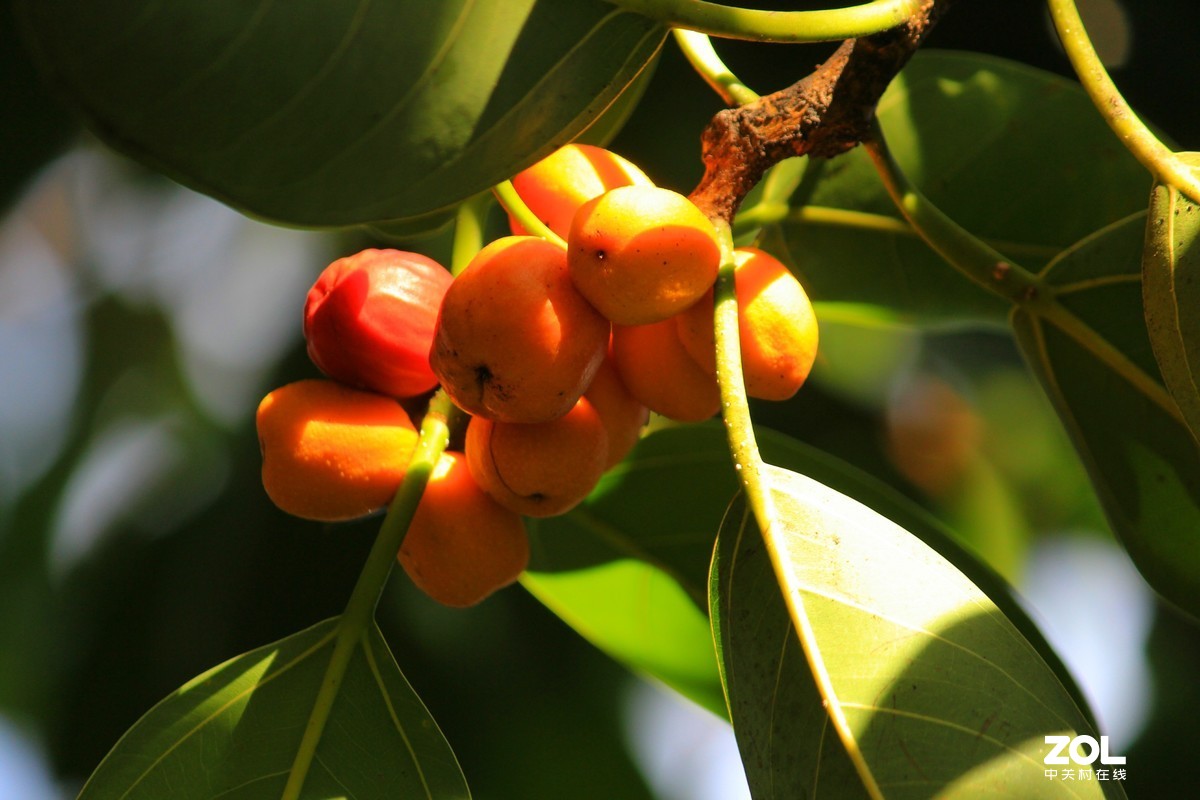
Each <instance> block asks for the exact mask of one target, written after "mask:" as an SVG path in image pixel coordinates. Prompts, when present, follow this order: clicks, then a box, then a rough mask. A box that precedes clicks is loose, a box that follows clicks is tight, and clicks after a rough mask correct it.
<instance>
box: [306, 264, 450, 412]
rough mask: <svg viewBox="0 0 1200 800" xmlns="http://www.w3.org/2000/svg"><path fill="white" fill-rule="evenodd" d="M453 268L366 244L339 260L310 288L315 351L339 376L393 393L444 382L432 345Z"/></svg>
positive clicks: (309, 329)
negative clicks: (366, 247)
mask: <svg viewBox="0 0 1200 800" xmlns="http://www.w3.org/2000/svg"><path fill="white" fill-rule="evenodd" d="M450 282H451V277H450V273H449V272H447V271H446V270H445V269H443V268H442V266H441V265H440V264H438V263H437V262H436V261H434V260H432V259H430V258H426V257H425V256H423V255H420V254H419V253H408V252H404V251H401V250H363V251H362V252H360V253H357V254H355V255H352V256H348V257H346V258H340V259H338V260H337V261H334V262H333V263H332V264H330V265H329V266H328V267H326V268H325V271H324V272H322V273H321V276H320V277H319V278H317V282H316V283H315V284H313V287H312V289H311V290H309V292H308V300H307V302H306V303H305V305H304V337H305V339H307V340H308V355H309V358H311V359H312V360H313V363H314V364H316V365H317V366H318V367H319V368H320V369H321V371H322V372H324V373H325V374H326V375H328V376H329V377H331V378H333V379H334V380H337V381H340V382H342V383H346V384H350V385H351V386H359V387H362V388H365V389H371V390H372V391H376V392H380V393H382V394H388V395H391V396H393V397H414V396H416V395H419V394H422V393H423V392H427V391H429V390H430V389H432V388H433V387H434V386H436V385H437V378H436V377H435V376H434V374H433V370H432V369H431V368H430V366H429V346H430V344H431V343H432V342H433V328H434V324H435V323H436V321H437V313H438V307H439V306H440V305H441V303H442V296H443V295H445V294H446V290H447V289H448V288H450Z"/></svg>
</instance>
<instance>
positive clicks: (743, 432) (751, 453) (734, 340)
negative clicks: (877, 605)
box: [713, 224, 775, 536]
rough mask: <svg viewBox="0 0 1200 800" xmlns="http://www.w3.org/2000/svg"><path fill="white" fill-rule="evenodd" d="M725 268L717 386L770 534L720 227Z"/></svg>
mask: <svg viewBox="0 0 1200 800" xmlns="http://www.w3.org/2000/svg"><path fill="white" fill-rule="evenodd" d="M717 235H718V239H719V241H720V243H721V267H720V271H719V272H718V273H717V283H716V285H715V286H714V287H713V328H714V332H715V334H716V340H717V344H716V355H717V383H718V385H719V386H720V390H721V418H722V419H723V420H724V421H725V434H726V436H727V437H728V439H729V452H730V454H731V455H732V456H733V466H734V469H736V470H737V473H738V478H739V480H740V481H741V483H742V487H743V488H744V489H745V492H746V496H747V498H748V499H749V501H750V508H751V509H752V510H753V512H754V516H755V518H756V519H757V520H758V523H759V526H760V527H761V528H762V530H763V532H764V536H766V531H767V530H768V527H769V524H770V521H771V520H772V519H773V518H774V516H775V515H774V514H773V513H772V502H771V492H770V489H769V488H768V487H767V486H766V479H765V477H764V474H763V473H764V470H763V461H762V456H760V455H759V452H758V441H757V440H756V439H755V438H754V423H753V421H752V420H751V418H750V402H749V400H748V398H747V396H746V385H745V381H744V379H743V378H742V345H741V337H740V335H739V334H738V304H737V292H736V287H735V283H734V277H733V274H734V269H735V267H736V262H735V260H734V256H733V234H732V232H731V231H730V228H729V226H728V225H724V224H721V225H718V226H717Z"/></svg>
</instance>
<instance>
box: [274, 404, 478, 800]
mask: <svg viewBox="0 0 1200 800" xmlns="http://www.w3.org/2000/svg"><path fill="white" fill-rule="evenodd" d="M460 413H461V412H459V411H458V409H457V408H455V406H454V404H453V403H451V402H450V399H449V398H448V397H447V396H446V394H445V393H444V392H441V391H439V392H438V393H437V394H436V395H434V398H433V400H432V401H430V404H429V411H428V412H427V413H426V414H425V419H424V421H423V422H422V423H421V435H420V438H419V439H418V440H417V447H416V450H415V451H414V452H413V455H412V459H411V460H410V461H409V464H408V470H407V472H406V473H405V475H404V480H403V482H401V484H400V488H399V489H398V490H397V491H396V495H395V497H394V498H393V499H392V502H391V504H390V505H389V506H388V512H387V516H386V517H384V520H383V525H382V526H381V527H380V529H379V535H378V536H376V537H375V544H374V545H372V547H371V552H370V555H368V556H367V561H366V564H364V565H363V568H362V572H361V573H359V576H358V582H357V583H355V585H354V591H353V592H351V594H350V600H349V601H348V602H347V603H346V609H345V611H343V612H342V615H341V617H340V618H339V619H338V627H337V635H336V637H335V639H334V645H333V653H332V654H331V655H330V657H329V664H328V666H326V668H325V676H324V678H323V679H322V681H321V688H320V689H319V690H318V691H317V697H316V699H315V700H314V701H313V709H312V713H311V714H310V715H309V718H308V724H307V725H306V726H305V729H304V735H303V737H302V738H301V740H300V746H299V747H298V748H297V750H296V757H295V759H294V760H293V762H292V768H291V771H290V772H289V773H288V780H287V784H286V785H285V786H284V789H283V795H282V800H298V798H299V797H300V792H301V790H302V789H303V788H304V780H305V778H307V777H308V772H309V769H310V767H311V766H312V762H313V758H314V757H315V756H316V752H317V746H318V745H319V744H320V742H321V736H322V734H323V733H324V731H325V723H326V722H328V721H329V714H330V712H331V711H332V710H333V704H334V702H335V701H336V700H337V695H338V692H339V691H340V689H341V687H342V681H343V679H344V678H345V676H346V668H347V667H348V666H349V664H350V659H351V658H352V657H353V655H354V649H355V647H357V646H358V644H359V643H360V642H361V641H362V638H363V636H365V635H366V632H367V629H368V626H369V625H371V623H372V620H373V619H374V615H375V607H376V606H377V605H378V604H379V597H380V594H381V593H382V592H383V587H384V585H385V584H386V583H387V579H388V576H389V575H390V574H391V572H392V568H393V567H394V566H395V564H396V555H397V553H399V552H400V545H401V543H402V542H403V541H404V535H405V533H407V532H408V526H409V523H410V522H412V518H413V515H414V514H416V512H417V504H418V503H419V502H420V500H421V494H422V493H423V492H424V491H425V484H426V483H428V482H429V476H430V474H431V473H432V472H433V468H434V465H436V464H437V461H438V458H439V457H441V454H442V451H443V450H445V449H446V443H447V442H448V441H449V439H450V426H451V425H452V424H454V421H455V417H456V415H458V414H460Z"/></svg>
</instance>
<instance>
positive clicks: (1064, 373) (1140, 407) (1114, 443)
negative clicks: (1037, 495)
mask: <svg viewBox="0 0 1200 800" xmlns="http://www.w3.org/2000/svg"><path fill="white" fill-rule="evenodd" d="M1144 229H1145V218H1144V216H1143V215H1141V214H1138V215H1135V216H1133V217H1131V218H1129V219H1127V220H1125V221H1124V222H1122V223H1120V224H1117V225H1113V226H1111V227H1109V228H1107V229H1105V230H1103V231H1101V232H1099V233H1098V234H1096V235H1095V236H1092V237H1089V238H1087V239H1084V240H1082V241H1081V242H1079V244H1078V245H1077V246H1076V247H1074V248H1072V249H1071V250H1070V251H1068V252H1067V253H1065V254H1064V255H1063V257H1062V258H1061V259H1059V260H1058V261H1055V262H1054V263H1053V264H1051V265H1050V266H1049V267H1048V268H1047V270H1046V272H1045V274H1044V277H1045V278H1046V280H1047V281H1048V282H1049V284H1050V285H1051V286H1052V287H1053V291H1054V299H1055V301H1056V302H1057V303H1059V304H1061V305H1062V306H1063V307H1065V308H1066V309H1067V310H1068V311H1070V312H1071V313H1072V314H1073V315H1074V316H1075V318H1076V319H1078V320H1079V321H1081V322H1082V324H1083V325H1084V326H1086V327H1087V328H1088V329H1089V330H1090V331H1091V332H1092V333H1091V334H1089V335H1088V336H1087V337H1086V340H1087V344H1085V343H1084V342H1082V341H1081V340H1080V338H1077V337H1076V336H1072V335H1071V332H1070V331H1068V330H1065V329H1064V328H1063V327H1062V324H1063V323H1062V322H1057V321H1055V320H1053V319H1050V318H1047V317H1046V316H1044V315H1043V314H1042V313H1040V312H1039V310H1038V307H1030V308H1028V309H1021V310H1018V311H1017V312H1016V313H1015V314H1014V315H1013V325H1014V328H1015V330H1016V334H1017V340H1018V342H1019V344H1020V345H1021V349H1022V350H1023V351H1024V353H1025V356H1026V358H1027V359H1028V360H1029V362H1030V364H1031V365H1032V366H1033V368H1034V371H1035V372H1036V373H1037V375H1038V378H1039V379H1040V380H1041V382H1042V384H1043V386H1044V387H1045V389H1046V393H1047V394H1048V395H1049V396H1050V400H1051V401H1052V402H1053V403H1054V406H1055V409H1056V410H1057V411H1058V414H1059V416H1060V417H1061V418H1062V420H1063V423H1064V425H1065V427H1066V429H1067V432H1068V433H1069V434H1070V436H1071V439H1072V442H1073V443H1074V445H1075V448H1076V449H1077V450H1078V451H1079V455H1080V457H1081V458H1082V460H1083V462H1084V465H1085V466H1086V467H1087V470H1088V473H1089V475H1090V477H1091V480H1092V484H1093V485H1094V486H1095V489H1096V493H1097V495H1098V496H1099V498H1100V502H1101V505H1102V506H1103V507H1104V511H1105V514H1106V515H1107V517H1108V520H1109V523H1110V525H1111V526H1112V528H1113V531H1114V532H1115V533H1116V534H1117V536H1118V537H1119V538H1120V540H1121V542H1122V543H1123V544H1124V545H1125V548H1126V549H1127V550H1128V551H1129V555H1130V556H1131V557H1132V558H1133V562H1134V563H1135V564H1136V565H1137V567H1138V569H1139V570H1140V571H1141V573H1142V575H1143V576H1145V578H1146V579H1147V580H1148V581H1149V582H1150V584H1151V585H1152V586H1153V587H1154V588H1155V589H1156V590H1157V591H1158V592H1159V593H1160V594H1162V595H1163V596H1164V597H1166V598H1167V599H1168V600H1170V601H1171V602H1173V603H1175V604H1176V605H1178V606H1179V607H1180V608H1182V609H1184V610H1186V611H1188V612H1189V613H1191V614H1192V615H1194V616H1200V450H1198V449H1197V446H1196V442H1195V440H1193V439H1192V437H1191V435H1190V434H1189V432H1188V428H1187V426H1186V425H1185V424H1184V422H1183V418H1182V416H1181V415H1180V413H1179V411H1178V409H1177V408H1176V406H1175V404H1174V402H1173V400H1172V399H1171V396H1170V395H1169V394H1168V393H1167V391H1166V389H1165V388H1164V386H1163V383H1162V380H1161V378H1160V376H1159V372H1158V366H1157V364H1156V363H1155V359H1154V354H1153V352H1152V351H1151V347H1150V340H1149V337H1148V336H1147V334H1146V326H1145V321H1144V317H1143V313H1142V288H1141V251H1142V239H1143V233H1144ZM1077 333H1078V332H1077ZM1101 348H1104V349H1101Z"/></svg>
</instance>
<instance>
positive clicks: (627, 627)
mask: <svg viewBox="0 0 1200 800" xmlns="http://www.w3.org/2000/svg"><path fill="white" fill-rule="evenodd" d="M756 436H757V438H758V441H759V447H760V448H761V450H762V452H763V454H764V456H765V457H766V458H768V459H769V460H771V461H772V462H774V463H777V464H782V465H785V466H787V467H789V468H792V469H796V470H799V471H801V472H804V473H805V474H807V475H810V476H812V477H814V478H816V479H817V480H820V481H822V482H823V483H826V484H828V485H830V486H833V487H836V488H837V489H838V490H839V491H842V492H845V493H848V494H851V495H853V496H854V497H856V498H858V499H859V500H860V501H861V502H863V503H866V504H867V505H868V506H870V507H871V508H873V509H875V510H876V511H878V512H879V513H882V514H884V515H885V516H887V517H888V518H889V519H892V520H894V521H896V522H898V523H900V524H901V525H904V526H905V527H906V528H908V529H909V530H911V531H913V532H914V533H916V534H917V535H919V536H920V537H921V538H922V539H923V540H924V541H926V542H927V543H928V544H929V545H930V546H931V547H934V548H935V549H937V550H938V551H939V552H941V553H943V554H944V555H945V556H946V557H947V558H949V559H950V560H951V561H952V562H953V563H954V564H956V565H957V566H958V567H959V569H961V570H963V571H964V572H966V573H967V574H968V575H970V576H971V578H972V580H974V581H975V582H976V583H977V584H978V585H979V586H980V587H982V588H983V589H984V591H986V592H987V593H988V594H989V595H990V596H991V597H992V598H993V600H994V602H995V603H996V604H997V605H999V606H1000V607H1001V608H1002V609H1003V610H1004V613H1005V614H1007V615H1008V617H1009V618H1010V619H1011V620H1013V621H1014V624H1016V625H1017V626H1018V627H1019V628H1020V629H1021V631H1022V633H1023V634H1024V635H1025V637H1026V638H1027V639H1028V640H1029V641H1031V642H1033V643H1034V645H1035V646H1036V647H1037V648H1038V651H1039V652H1040V653H1041V654H1042V656H1043V658H1045V659H1046V660H1047V661H1048V662H1049V663H1051V664H1052V665H1053V666H1054V668H1055V670H1056V671H1057V673H1058V674H1059V676H1060V679H1061V680H1062V681H1063V682H1064V683H1065V684H1067V685H1068V686H1070V687H1072V691H1074V692H1076V696H1079V695H1078V692H1077V690H1075V689H1074V684H1073V683H1072V682H1071V679H1070V676H1069V675H1068V674H1067V672H1066V669H1065V667H1063V666H1062V664H1061V663H1060V662H1059V661H1058V658H1057V656H1056V655H1055V654H1054V652H1053V651H1052V650H1051V649H1050V646H1049V645H1048V644H1046V642H1045V640H1044V639H1043V638H1042V636H1041V633H1040V632H1039V631H1038V629H1037V627H1036V626H1035V625H1034V624H1033V623H1032V622H1031V621H1030V620H1029V619H1028V617H1027V616H1026V615H1025V614H1024V612H1022V610H1021V609H1020V607H1019V606H1018V604H1017V603H1016V601H1015V600H1014V599H1013V597H1012V595H1011V594H1010V591H1009V589H1008V587H1007V586H1006V584H1005V583H1004V581H1003V580H1001V579H1000V578H999V577H998V576H997V575H996V574H995V573H994V572H992V571H991V570H990V569H988V568H987V567H986V566H985V565H983V563H982V562H981V561H979V559H977V558H975V557H974V556H972V555H970V554H968V553H967V552H965V551H964V550H963V548H962V547H961V546H959V545H957V544H956V543H955V542H954V541H953V540H952V537H951V535H950V534H949V532H948V531H947V530H946V529H945V528H944V526H942V525H941V524H940V523H939V522H938V521H937V520H936V519H934V518H933V517H932V516H931V515H930V514H929V513H928V512H926V511H925V510H924V509H922V508H920V507H919V506H917V505H916V504H915V503H913V502H912V501H911V500H909V499H908V498H906V497H904V496H902V495H900V494H899V493H898V492H896V491H895V490H893V489H891V488H890V487H888V486H886V485H884V484H883V483H881V482H879V481H878V480H876V479H874V478H872V477H870V476H868V475H866V474H865V473H863V472H862V471H860V470H858V469H856V468H854V467H852V466H850V465H849V464H847V463H846V462H844V461H841V460H839V459H837V458H834V457H833V456H830V455H828V454H827V453H823V452H821V451H819V450H817V449H815V448H813V447H810V446H808V445H805V444H803V443H801V442H798V441H796V440H795V439H793V438H791V437H788V436H784V435H781V434H779V433H776V432H774V431H770V430H766V429H759V430H757V431H756ZM737 491H738V482H737V476H736V474H735V472H734V470H733V468H732V466H731V460H730V456H729V445H728V443H727V441H726V438H725V431H724V429H723V428H722V427H721V426H720V425H717V424H714V423H709V424H705V425H687V426H680V427H672V428H665V429H661V430H658V431H655V432H654V433H651V434H649V435H647V436H646V437H645V438H643V439H642V440H641V441H640V442H639V443H638V445H637V446H636V447H635V448H634V450H633V452H632V453H630V455H629V457H628V458H627V459H626V460H625V461H624V462H622V464H620V465H618V466H617V467H615V468H614V469H613V470H612V471H610V472H609V473H608V474H607V475H606V476H605V477H604V479H603V480H602V481H601V483H600V485H599V486H597V488H596V490H595V491H594V492H593V493H592V495H591V496H590V497H589V498H588V499H587V500H586V501H585V502H584V503H583V504H582V505H581V506H579V507H577V508H576V509H574V510H573V511H571V512H568V513H567V514H565V515H563V516H561V517H553V518H550V519H544V520H537V521H536V522H533V523H532V524H531V525H530V539H531V542H532V551H533V556H532V560H531V565H530V572H529V573H527V575H526V578H525V579H524V582H525V585H526V587H527V588H528V589H529V590H530V591H531V592H532V593H533V595H534V596H535V597H537V598H538V599H539V600H540V601H541V602H542V603H544V604H545V605H546V606H547V607H548V608H550V609H551V610H552V611H554V612H555V613H556V614H557V615H558V616H560V617H561V618H562V619H563V620H564V621H566V622H567V623H568V624H569V625H571V626H572V627H573V628H575V629H576V630H577V631H578V632H579V633H580V634H581V635H583V636H584V637H585V638H586V639H587V640H588V641H590V642H592V643H593V644H594V645H596V646H597V647H599V648H600V649H601V650H604V651H605V652H607V653H609V654H610V655H612V656H613V657H614V658H616V659H617V660H618V661H620V662H621V663H623V664H625V665H627V666H628V667H630V668H631V669H633V670H634V671H635V672H638V673H641V674H644V675H650V676H653V677H655V678H657V679H659V680H661V681H662V682H663V683H665V684H666V685H668V686H671V687H673V688H675V689H676V690H678V691H679V692H680V693H681V694H683V695H685V696H687V697H689V698H691V699H692V700H694V701H696V702H697V703H699V704H700V705H702V706H704V707H705V708H708V709H709V710H711V711H713V712H714V713H717V714H720V715H722V716H725V715H726V713H727V712H726V710H725V699H724V692H723V690H722V688H721V683H720V676H719V674H718V671H717V664H716V662H715V660H714V655H713V640H712V633H711V630H710V627H709V622H708V618H707V613H706V612H707V597H706V594H705V593H706V592H707V580H708V578H707V575H708V569H709V565H710V563H711V560H712V552H713V540H714V537H715V535H716V531H717V530H718V528H719V527H720V525H721V520H722V518H723V517H724V516H725V514H726V512H727V510H728V507H729V501H730V499H731V498H732V497H733V496H734V495H735V494H736V493H737ZM531 522H532V521H531ZM701 569H702V570H703V572H698V570H701ZM631 621H636V624H631ZM1080 702H1081V703H1082V700H1080Z"/></svg>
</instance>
